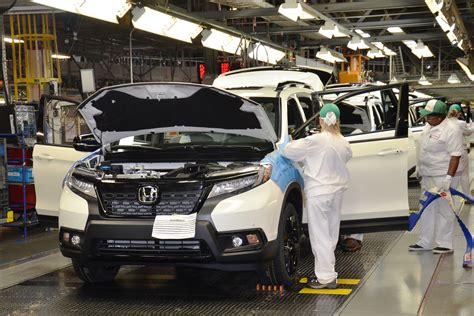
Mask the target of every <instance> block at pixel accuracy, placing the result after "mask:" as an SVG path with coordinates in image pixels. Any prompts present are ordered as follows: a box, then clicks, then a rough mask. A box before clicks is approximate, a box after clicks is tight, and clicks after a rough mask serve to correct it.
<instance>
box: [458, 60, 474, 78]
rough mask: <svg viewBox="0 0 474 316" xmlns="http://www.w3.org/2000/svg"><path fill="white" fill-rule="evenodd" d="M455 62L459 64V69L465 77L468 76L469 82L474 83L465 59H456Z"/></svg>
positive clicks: (473, 75)
mask: <svg viewBox="0 0 474 316" xmlns="http://www.w3.org/2000/svg"><path fill="white" fill-rule="evenodd" d="M456 62H457V63H458V64H459V66H460V67H461V69H462V70H464V72H465V73H466V75H467V76H468V78H469V79H470V80H471V81H474V74H473V73H472V72H471V70H470V69H469V63H468V60H467V58H465V57H459V58H456Z"/></svg>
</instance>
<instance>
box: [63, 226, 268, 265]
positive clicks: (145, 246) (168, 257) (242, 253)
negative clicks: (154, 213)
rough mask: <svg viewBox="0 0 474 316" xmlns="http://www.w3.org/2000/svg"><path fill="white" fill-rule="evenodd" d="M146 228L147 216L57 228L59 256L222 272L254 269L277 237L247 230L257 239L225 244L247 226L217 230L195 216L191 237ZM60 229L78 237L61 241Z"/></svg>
mask: <svg viewBox="0 0 474 316" xmlns="http://www.w3.org/2000/svg"><path fill="white" fill-rule="evenodd" d="M152 229H153V220H134V221H130V220H113V221H111V220H90V221H89V222H88V224H87V226H86V230H85V231H82V232H81V231H77V230H74V229H68V228H67V227H61V230H60V234H59V236H60V249H61V252H62V254H63V255H64V256H66V257H70V258H73V259H76V260H80V261H84V262H86V261H87V262H114V263H117V264H132V265H133V264H137V265H142V264H171V265H177V266H195V267H203V268H216V269H221V270H228V271H233V270H254V269H258V268H259V267H262V266H263V265H265V264H266V263H267V262H269V261H270V260H271V259H273V258H274V257H275V255H276V253H277V241H276V240H273V241H270V242H267V241H266V237H265V236H264V234H263V232H262V231H261V230H257V231H255V230H254V231H252V233H257V234H259V236H260V241H261V243H260V244H258V245H252V246H243V247H241V248H239V249H235V248H234V249H230V248H229V243H228V238H229V236H232V235H235V234H245V233H246V232H248V231H244V232H235V233H232V232H226V233H225V234H218V233H217V232H216V231H215V229H214V227H213V225H212V224H211V223H210V222H207V221H202V220H201V221H200V220H198V221H197V222H196V234H195V238H193V239H185V240H181V241H179V240H178V241H177V240H167V241H163V240H158V239H155V238H152V237H151V234H152ZM64 232H69V233H70V235H71V236H72V235H73V234H74V233H76V234H78V235H79V236H81V242H80V244H79V245H78V246H73V245H72V244H71V243H70V242H66V241H64V240H63V235H64ZM116 244H118V246H116ZM111 245H112V246H111Z"/></svg>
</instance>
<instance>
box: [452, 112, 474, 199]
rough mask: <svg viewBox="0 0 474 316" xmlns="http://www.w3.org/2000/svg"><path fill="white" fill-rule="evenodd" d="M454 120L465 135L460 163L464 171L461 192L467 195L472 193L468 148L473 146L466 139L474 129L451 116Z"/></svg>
mask: <svg viewBox="0 0 474 316" xmlns="http://www.w3.org/2000/svg"><path fill="white" fill-rule="evenodd" d="M451 120H453V122H455V123H456V124H458V126H459V128H460V129H461V131H462V135H463V143H462V145H463V148H464V150H463V152H462V155H461V160H460V161H459V164H462V166H463V167H462V168H463V169H462V170H463V171H462V173H461V180H460V182H461V192H462V193H464V194H467V195H469V196H470V195H471V181H470V180H469V154H468V152H467V150H468V149H469V148H470V147H471V145H470V142H469V141H468V140H467V139H466V138H467V136H471V134H472V130H471V128H470V126H469V125H468V124H467V123H466V121H463V120H458V119H457V118H451ZM458 170H459V168H458Z"/></svg>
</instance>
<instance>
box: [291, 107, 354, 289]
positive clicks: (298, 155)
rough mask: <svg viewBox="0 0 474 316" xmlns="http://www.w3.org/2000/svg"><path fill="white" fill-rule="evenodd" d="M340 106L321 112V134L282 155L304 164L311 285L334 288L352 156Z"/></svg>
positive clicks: (293, 146)
mask: <svg viewBox="0 0 474 316" xmlns="http://www.w3.org/2000/svg"><path fill="white" fill-rule="evenodd" d="M339 116H340V112H339V108H338V107H337V106H336V105H335V104H332V103H328V104H326V105H324V106H323V107H322V109H321V111H320V119H319V123H320V125H321V133H317V134H314V135H311V136H308V137H306V138H303V139H298V140H295V141H292V142H290V143H289V144H288V145H286V147H285V148H284V150H283V155H284V156H285V157H287V158H289V159H291V160H293V161H301V162H303V165H304V171H303V179H304V190H305V195H306V203H307V210H308V229H309V238H310V241H311V248H312V251H313V254H314V261H315V263H314V271H315V274H316V278H317V279H316V278H311V280H310V281H309V283H308V285H309V286H310V287H311V288H315V289H321V288H336V287H337V285H336V278H337V273H336V271H335V269H334V265H335V263H336V258H335V255H334V250H335V249H336V245H337V241H338V237H339V225H340V213H341V204H342V193H343V192H344V190H346V188H347V184H348V182H349V171H348V169H347V167H346V163H347V161H348V160H349V159H350V158H351V157H352V150H351V148H350V146H349V143H348V142H347V141H346V140H345V139H344V137H343V136H342V135H341V132H340V128H339Z"/></svg>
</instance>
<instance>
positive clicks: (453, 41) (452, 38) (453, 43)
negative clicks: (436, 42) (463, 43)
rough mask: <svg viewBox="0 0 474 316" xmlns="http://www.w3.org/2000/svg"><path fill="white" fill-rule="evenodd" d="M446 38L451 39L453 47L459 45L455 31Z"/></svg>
mask: <svg viewBox="0 0 474 316" xmlns="http://www.w3.org/2000/svg"><path fill="white" fill-rule="evenodd" d="M446 36H448V39H449V42H450V43H451V45H457V44H458V42H459V40H458V37H457V35H456V34H455V33H454V32H453V31H449V32H448V33H446Z"/></svg>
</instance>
